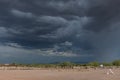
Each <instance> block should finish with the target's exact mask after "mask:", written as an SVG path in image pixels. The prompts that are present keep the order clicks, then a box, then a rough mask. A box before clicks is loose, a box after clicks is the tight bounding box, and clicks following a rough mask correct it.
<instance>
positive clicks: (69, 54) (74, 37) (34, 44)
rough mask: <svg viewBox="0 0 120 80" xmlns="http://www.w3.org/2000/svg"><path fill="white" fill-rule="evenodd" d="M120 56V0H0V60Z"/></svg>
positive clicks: (108, 58) (79, 59) (80, 59)
mask: <svg viewBox="0 0 120 80" xmlns="http://www.w3.org/2000/svg"><path fill="white" fill-rule="evenodd" d="M116 59H120V0H0V63H11V62H16V63H52V62H61V61H73V62H90V61H112V60H116Z"/></svg>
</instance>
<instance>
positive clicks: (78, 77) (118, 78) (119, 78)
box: [0, 69, 120, 80]
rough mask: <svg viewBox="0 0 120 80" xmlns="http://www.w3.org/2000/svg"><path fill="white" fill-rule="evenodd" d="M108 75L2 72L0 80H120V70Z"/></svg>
mask: <svg viewBox="0 0 120 80" xmlns="http://www.w3.org/2000/svg"><path fill="white" fill-rule="evenodd" d="M113 71H114V73H115V74H110V75H107V74H106V72H107V69H97V70H94V69H92V70H80V71H77V70H0V80H120V69H113Z"/></svg>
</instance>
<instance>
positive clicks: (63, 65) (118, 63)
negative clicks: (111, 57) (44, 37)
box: [0, 60, 120, 69]
mask: <svg viewBox="0 0 120 80" xmlns="http://www.w3.org/2000/svg"><path fill="white" fill-rule="evenodd" d="M101 64H103V65H104V66H106V67H107V66H117V67H119V66H120V60H116V61H113V62H111V63H99V62H90V63H87V64H76V63H72V62H61V63H55V64H18V63H12V64H8V65H6V64H1V65H0V66H7V67H9V66H15V67H36V68H62V69H66V68H67V69H69V68H70V69H72V68H74V67H81V66H83V67H88V66H89V67H100V65H101Z"/></svg>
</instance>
